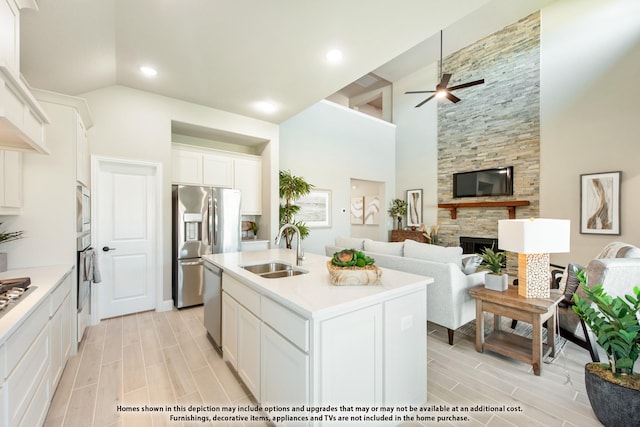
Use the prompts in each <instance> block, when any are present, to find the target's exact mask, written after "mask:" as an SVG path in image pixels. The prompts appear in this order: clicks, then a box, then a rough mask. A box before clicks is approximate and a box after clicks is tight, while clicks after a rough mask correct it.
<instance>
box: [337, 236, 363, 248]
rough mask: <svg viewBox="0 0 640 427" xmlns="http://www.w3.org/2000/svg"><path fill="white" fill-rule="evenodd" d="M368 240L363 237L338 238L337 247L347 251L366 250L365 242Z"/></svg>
mask: <svg viewBox="0 0 640 427" xmlns="http://www.w3.org/2000/svg"><path fill="white" fill-rule="evenodd" d="M365 240H368V239H365V238H363V237H336V246H337V247H339V248H346V249H357V250H359V251H361V250H362V249H364V241H365Z"/></svg>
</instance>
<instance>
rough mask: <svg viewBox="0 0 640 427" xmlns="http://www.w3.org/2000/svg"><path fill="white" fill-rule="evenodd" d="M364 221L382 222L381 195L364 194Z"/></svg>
mask: <svg viewBox="0 0 640 427" xmlns="http://www.w3.org/2000/svg"><path fill="white" fill-rule="evenodd" d="M364 223H365V224H366V225H378V224H380V196H379V195H377V194H376V195H373V196H364Z"/></svg>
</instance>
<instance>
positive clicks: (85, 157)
mask: <svg viewBox="0 0 640 427" xmlns="http://www.w3.org/2000/svg"><path fill="white" fill-rule="evenodd" d="M75 117H76V180H77V181H78V182H80V183H82V184H84V185H85V186H86V187H89V183H90V182H91V178H90V172H89V171H90V168H91V166H90V157H89V141H88V140H87V129H86V128H85V125H84V122H83V121H82V118H81V117H80V115H79V114H78V113H77V112H76V114H75Z"/></svg>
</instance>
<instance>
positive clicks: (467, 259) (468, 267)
mask: <svg viewBox="0 0 640 427" xmlns="http://www.w3.org/2000/svg"><path fill="white" fill-rule="evenodd" d="M480 264H482V258H480V256H479V255H476V254H463V255H462V272H463V273H464V274H473V273H475V272H476V271H477V270H478V267H480Z"/></svg>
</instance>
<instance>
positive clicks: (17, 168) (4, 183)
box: [0, 0, 22, 215]
mask: <svg viewBox="0 0 640 427" xmlns="http://www.w3.org/2000/svg"><path fill="white" fill-rule="evenodd" d="M0 1H1V0H0ZM21 207H22V153H21V152H19V151H3V150H0V215H15V214H19V213H20V208H21Z"/></svg>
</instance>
